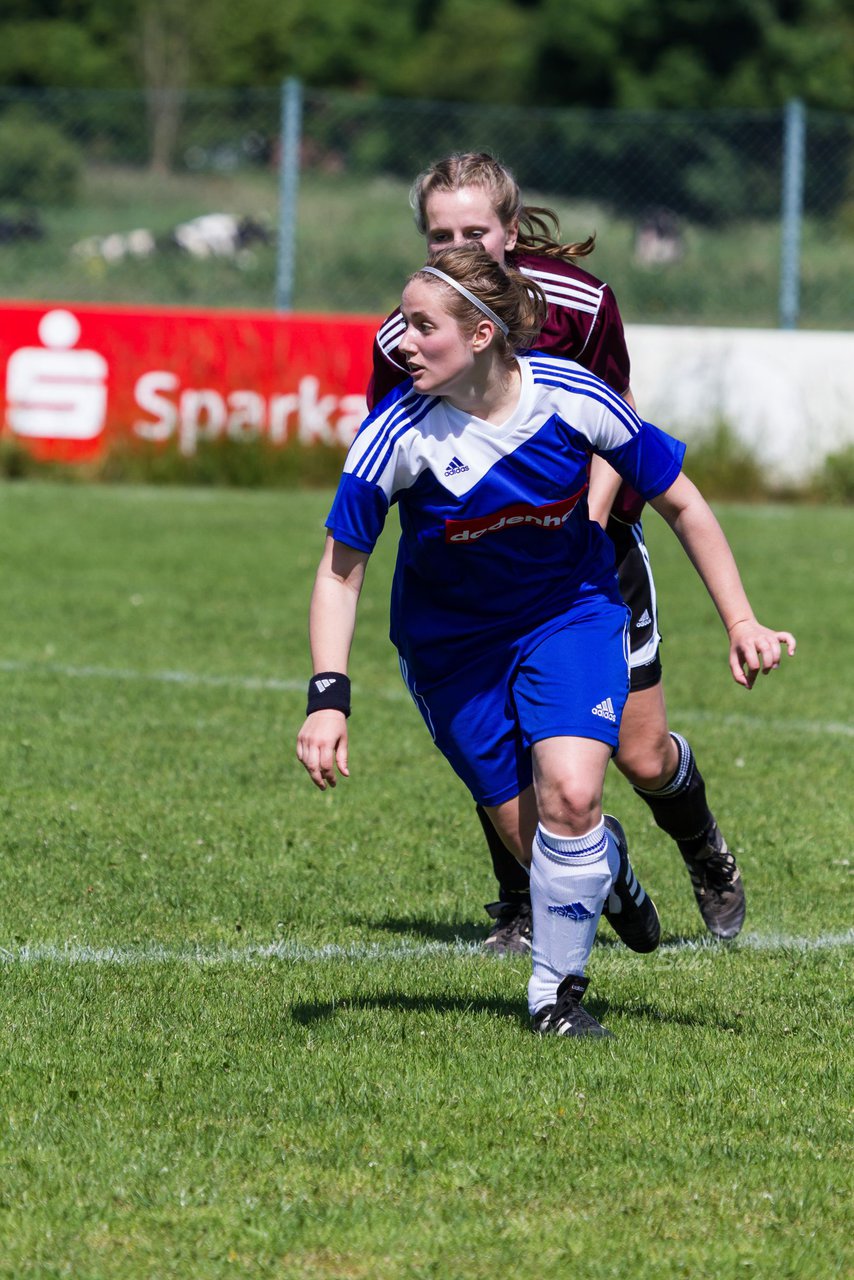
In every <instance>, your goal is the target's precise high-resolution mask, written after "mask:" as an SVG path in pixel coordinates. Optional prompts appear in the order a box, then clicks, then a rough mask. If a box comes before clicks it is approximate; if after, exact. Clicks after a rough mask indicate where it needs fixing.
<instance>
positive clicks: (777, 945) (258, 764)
mask: <svg viewBox="0 0 854 1280" xmlns="http://www.w3.org/2000/svg"><path fill="white" fill-rule="evenodd" d="M328 500H329V493H328V492H315V493H306V492H275V493H271V492H260V493H258V492H254V493H251V492H239V491H237V492H235V491H224V490H190V489H179V488H173V489H169V490H158V489H156V488H153V487H136V488H135V487H131V486H127V487H115V488H111V487H108V486H99V487H91V488H88V487H85V486H62V485H51V484H45V483H41V484H39V483H29V482H27V483H19V484H6V485H4V486H3V487H2V490H0V530H2V545H3V548H4V569H3V575H2V587H0V591H1V592H2V606H3V608H2V616H3V632H2V642H0V689H2V694H3V734H2V738H0V772H2V778H3V790H2V804H1V805H0V811H1V812H2V845H0V851H1V852H0V859H2V863H0V865H2V885H3V892H2V909H0V1000H2V1023H0V1025H2V1037H0V1101H2V1123H3V1134H2V1143H0V1241H2V1247H0V1277H3V1280H12V1278H14V1280H19V1278H23V1277H38V1278H39V1280H42V1278H53V1277H61V1276H72V1277H75V1278H76V1280H108V1278H109V1280H155V1278H156V1280H167V1278H168V1280H172V1278H175V1280H187V1278H189V1277H192V1278H194V1280H195V1278H197V1277H198V1278H201V1280H207V1278H208V1277H210V1278H216V1280H219V1278H220V1277H223V1278H224V1277H246V1278H247V1280H248V1278H250V1277H252V1278H254V1277H271V1278H272V1277H275V1278H276V1280H280V1278H281V1280H291V1278H293V1280H296V1278H297V1277H299V1278H302V1277H311V1278H312V1280H314V1278H317V1280H320V1278H323V1280H328V1278H330V1277H334V1278H336V1280H362V1278H364V1280H399V1278H401V1280H402V1278H404V1277H406V1278H407V1280H408V1278H410V1277H411V1278H412V1280H422V1278H425V1277H433V1278H434V1280H457V1278H459V1280H463V1278H465V1280H492V1278H493V1277H503V1276H518V1277H524V1278H525V1280H529V1278H530V1280H563V1277H567V1276H576V1275H577V1276H579V1277H584V1280H600V1278H604V1277H618V1278H619V1280H648V1278H649V1277H656V1280H675V1278H677V1277H679V1278H682V1277H684V1278H686V1280H696V1278H698V1277H713V1278H714V1280H718V1278H720V1280H730V1278H733V1280H734V1278H735V1277H745V1276H753V1277H766V1278H767V1280H829V1278H831V1277H833V1278H836V1277H839V1278H842V1277H849V1276H850V1275H851V1274H852V1266H854V1247H852V1243H851V1204H852V1193H854V1176H852V1159H851V1154H852V1145H851V1138H852V1133H851V1121H852V1098H854V1072H852V1053H851V1022H852V1019H851V986H852V982H851V959H852V946H854V931H852V919H851V901H852V869H854V855H852V847H851V808H850V801H851V785H850V773H851V769H850V761H851V745H852V736H854V689H853V688H852V683H851V680H850V670H849V668H850V654H851V644H852V613H851V598H852V579H854V562H852V548H854V511H852V510H851V509H850V508H848V509H843V508H817V507H816V508H807V507H783V506H756V507H747V506H722V507H720V508H719V514H720V516H721V519H722V521H723V523H724V525H725V528H726V530H727V532H728V533H729V535H730V538H731V540H732V542H733V545H734V547H735V549H736V552H737V555H738V556H739V558H740V561H741V564H742V568H743V572H744V576H745V579H746V582H747V585H748V588H749V590H750V592H751V594H752V596H753V598H754V603H755V605H756V607H757V611H758V613H759V614H760V616H761V617H762V618H763V619H764V620H766V621H768V622H773V623H774V624H775V625H779V626H785V627H789V628H791V629H792V630H794V631H795V632H796V633H797V635H798V638H799V642H800V645H799V652H798V655H797V657H796V658H795V659H794V660H793V661H791V662H786V664H785V669H784V670H782V671H781V672H778V673H776V674H775V675H774V676H773V677H772V678H770V679H768V680H762V681H761V682H760V684H759V686H758V687H757V688H756V689H755V690H754V691H753V692H752V693H750V694H745V693H744V692H743V691H742V690H739V689H738V688H736V686H735V685H734V683H732V681H731V678H730V676H729V674H728V671H727V666H726V647H725V640H724V636H723V633H722V631H721V629H720V626H719V624H718V623H717V621H716V619H715V617H714V614H713V610H712V607H711V605H710V604H709V603H708V602H707V601H706V599H705V597H704V595H703V592H702V589H701V587H700V585H699V583H698V582H697V581H696V580H695V579H694V578H693V576H692V571H691V570H690V568H689V566H688V564H687V561H685V559H684V557H683V555H682V552H681V551H680V549H679V548H678V546H677V544H676V542H675V539H673V538H672V537H671V536H670V534H669V533H668V532H667V530H666V529H665V528H664V527H663V525H662V524H661V522H660V521H659V520H658V519H657V518H656V517H654V516H650V518H649V520H648V526H649V527H648V536H649V540H650V544H651V546H652V549H653V555H654V563H655V564H656V566H657V578H658V586H659V594H660V599H661V603H662V612H663V627H664V630H665V633H666V646H665V668H666V673H667V679H666V687H667V690H668V699H669V705H670V709H671V718H672V722H673V724H674V727H678V728H680V729H682V730H684V731H685V732H686V733H688V734H689V735H690V737H691V740H692V742H693V744H694V747H695V750H696V752H697V755H698V758H699V760H700V762H701V766H702V768H703V771H704V773H705V775H706V778H707V781H708V783H709V789H710V798H711V800H712V803H713V806H714V807H715V809H716V811H717V813H718V816H719V818H720V820H721V825H722V826H723V828H724V830H725V832H726V833H727V835H728V837H729V840H730V843H731V844H732V845H733V846H734V847H735V849H736V851H737V853H738V856H739V860H740V863H741V866H742V868H743V872H744V877H745V883H746V887H747V893H748V911H749V914H748V921H747V925H746V928H745V932H744V934H743V936H742V938H741V939H740V940H739V941H738V942H737V943H735V944H731V945H727V946H720V945H713V944H711V943H709V942H708V941H707V939H706V937H705V936H704V933H703V930H702V926H701V922H700V918H699V915H698V914H697V912H696V909H695V907H694V903H693V898H692V895H691V892H690V886H689V882H688V879H687V876H686V874H685V872H684V870H683V869H682V867H681V863H680V861H679V859H678V855H676V854H675V851H674V850H672V849H671V848H669V847H668V845H667V843H666V842H665V840H664V839H663V838H660V837H659V835H658V834H657V833H656V831H655V829H654V828H653V827H652V825H651V822H650V819H649V818H648V815H647V811H646V810H645V808H644V807H643V806H642V805H641V804H640V802H639V801H638V800H637V798H636V797H635V796H634V795H633V794H632V793H631V792H630V790H629V788H628V787H627V786H626V785H625V783H623V782H622V780H620V779H619V778H618V777H617V776H616V774H615V775H614V777H612V778H609V781H608V789H607V797H606V798H607V804H608V807H609V808H610V809H611V810H612V811H613V812H616V813H617V814H618V815H619V816H620V817H621V819H622V821H623V822H624V825H625V826H626V829H627V832H628V835H629V840H630V844H631V848H632V855H633V861H634V863H635V865H636V866H637V868H638V869H639V871H640V873H641V875H642V877H643V879H644V882H645V884H646V886H647V888H648V889H649V890H650V891H651V892H652V893H653V895H654V897H655V898H656V901H657V903H658V906H659V910H660V913H661V917H662V924H663V930H664V941H663V945H662V947H661V949H660V950H659V952H657V953H656V954H655V955H653V956H651V957H642V956H637V955H634V954H632V953H630V952H628V951H626V950H625V949H624V948H623V947H621V946H620V945H619V944H617V943H616V941H615V939H614V937H613V935H610V933H609V931H608V929H607V926H605V925H603V926H602V928H601V930H600V940H599V942H598V943H597V946H596V948H595V950H594V955H593V959H592V964H591V967H590V974H591V987H590V993H589V997H588V1005H589V1007H590V1008H591V1009H592V1011H593V1012H594V1013H596V1014H597V1016H599V1017H600V1018H601V1019H602V1020H603V1021H604V1022H605V1023H606V1025H608V1026H609V1027H610V1028H611V1030H612V1031H613V1032H614V1033H615V1037H616V1038H615V1039H614V1040H612V1041H608V1042H598V1043H597V1042H587V1043H585V1042H580V1043H570V1042H565V1041H558V1040H544V1041H541V1040H538V1039H537V1038H536V1037H534V1036H532V1035H531V1034H530V1032H529V1030H528V1020H527V1011H526V1005H525V986H526V982H527V976H528V973H527V969H528V966H527V965H526V963H525V962H524V961H522V960H511V961H497V960H495V959H490V958H488V957H485V956H482V955H480V954H479V952H478V949H477V943H478V940H479V938H480V937H481V936H482V931H483V926H484V924H485V923H486V917H485V915H484V914H483V911H482V904H483V903H484V902H486V901H488V900H489V899H490V897H491V896H492V885H491V877H490V874H489V873H488V866H487V856H486V852H485V849H483V848H482V847H481V838H480V836H479V833H478V830H477V824H476V819H475V816H474V812H473V808H472V805H471V802H470V800H469V799H468V798H467V796H466V794H464V792H463V790H462V788H461V786H460V785H459V784H458V783H457V782H456V780H455V779H454V778H453V776H452V775H451V773H450V771H449V769H448V767H447V766H446V765H445V763H444V761H443V760H442V759H441V758H440V757H439V755H438V753H437V752H436V751H435V750H434V749H433V747H432V745H431V744H430V741H429V738H428V736H427V734H426V732H425V730H424V728H423V726H422V724H421V721H420V718H419V717H418V715H417V713H416V712H415V710H414V708H412V706H411V705H410V703H409V702H408V700H407V698H406V697H405V695H404V693H403V690H402V685H401V684H400V680H399V677H398V675H397V666H396V661H395V657H394V654H393V652H392V650H391V648H390V646H389V644H388V642H387V640H386V638H385V629H386V609H387V587H388V580H389V575H390V569H391V563H392V558H393V550H394V547H393V544H394V541H395V539H394V537H393V536H391V535H387V537H386V539H385V544H384V545H382V546H381V549H380V550H378V552H377V554H376V556H375V558H374V559H375V563H373V564H372V566H371V570H370V572H369V576H368V582H367V585H366V588H365V593H364V596H363V602H362V604H363V607H362V610H361V618H360V625H359V629H358V633H357V639H356V646H355V653H354V658H353V665H352V674H353V679H354V714H353V717H352V720H351V722H350V725H351V742H352V761H351V763H352V778H351V779H350V781H349V782H348V783H345V784H342V785H340V786H339V787H338V788H337V789H336V790H335V791H334V792H333V793H326V794H320V793H319V792H317V791H315V790H314V789H313V788H312V787H311V785H310V783H309V781H308V779H307V777H306V776H305V775H304V773H303V771H302V769H301V768H300V766H299V765H298V764H297V762H296V760H295V758H294V738H295V734H296V731H297V729H298V727H299V724H300V723H301V720H302V715H303V710H304V687H305V681H306V678H307V674H308V660H307V652H306V639H305V631H306V621H305V615H306V606H307V599H308V593H309V589H310V583H311V579H312V575H313V570H314V565H315V562H316V559H317V556H318V554H319V549H320V544H321V539H322V519H323V516H324V514H325V512H326V509H327V504H328Z"/></svg>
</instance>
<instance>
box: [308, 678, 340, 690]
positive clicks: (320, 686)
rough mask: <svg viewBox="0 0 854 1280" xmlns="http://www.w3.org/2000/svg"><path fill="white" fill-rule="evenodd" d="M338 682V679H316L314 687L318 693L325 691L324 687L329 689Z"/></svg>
mask: <svg viewBox="0 0 854 1280" xmlns="http://www.w3.org/2000/svg"><path fill="white" fill-rule="evenodd" d="M337 683H338V681H337V680H315V682H314V687H315V689H316V690H317V692H318V693H323V691H324V689H328V688H329V687H330V685H333V684H337Z"/></svg>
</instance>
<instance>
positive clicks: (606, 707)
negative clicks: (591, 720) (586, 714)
mask: <svg viewBox="0 0 854 1280" xmlns="http://www.w3.org/2000/svg"><path fill="white" fill-rule="evenodd" d="M591 711H592V714H593V715H594V716H601V717H602V719H603V720H610V721H611V724H616V723H617V716H616V713H615V711H614V704H613V702H612V701H611V699H610V698H605V699H604V701H603V702H599V703H597V704H596V706H595V707H592V708H591Z"/></svg>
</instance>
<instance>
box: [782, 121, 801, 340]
mask: <svg viewBox="0 0 854 1280" xmlns="http://www.w3.org/2000/svg"><path fill="white" fill-rule="evenodd" d="M805 150H806V112H805V111H804V104H803V103H802V102H801V101H800V100H799V99H797V98H792V99H791V100H790V101H789V102H787V103H786V109H785V114H784V117H783V203H782V209H781V213H780V217H781V227H780V242H781V247H780V328H781V329H796V328H797V327H798V316H799V312H800V284H801V262H800V252H801V224H802V222H803V212H804V153H805Z"/></svg>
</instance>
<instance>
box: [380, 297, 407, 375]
mask: <svg viewBox="0 0 854 1280" xmlns="http://www.w3.org/2000/svg"><path fill="white" fill-rule="evenodd" d="M405 331H406V321H405V320H404V318H403V316H402V315H401V313H400V312H399V311H395V313H394V315H391V316H389V318H388V320H386V322H385V323H384V324H381V325H380V327H379V329H378V330H377V345H378V347H379V349H380V351H382V353H383V355H384V356H385V357H386V359H388V360H391V361H392V363H393V364H395V365H396V364H397V361H396V360H395V359H394V358H393V356H392V352H393V351H396V350H397V347H398V344H399V342H400V340H401V338H402V337H403V335H404V333H405ZM400 367H402V366H400Z"/></svg>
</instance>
